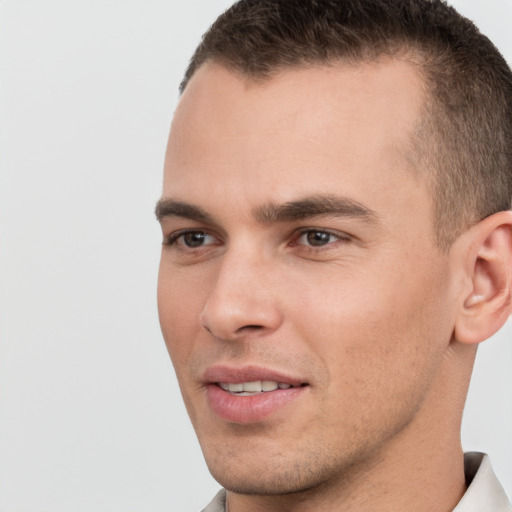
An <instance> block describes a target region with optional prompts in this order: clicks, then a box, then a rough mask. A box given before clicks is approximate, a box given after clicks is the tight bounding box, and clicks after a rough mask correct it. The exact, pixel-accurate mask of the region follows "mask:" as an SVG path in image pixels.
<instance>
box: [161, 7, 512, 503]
mask: <svg viewBox="0 0 512 512" xmlns="http://www.w3.org/2000/svg"><path fill="white" fill-rule="evenodd" d="M182 92H183V95H182V98H181V101H180V104H179V106H178V108H177V110H176V113H175V117H174V121H173V125H172V128H171V133H170V138H169V145H168V150H167V155H166V163H165V175H164V188H163V196H162V199H161V200H160V201H159V203H158V204H157V208H156V214H157V217H158V219H159V221H160V223H161V226H162V232H163V238H164V243H163V249H162V258H161V265H160V275H159V287H158V301H159V314H160V320H161V326H162V331H163V335H164V338H165V341H166V344H167V347H168V350H169V353H170V355H171V359H172V361H173V364H174V367H175V369H176V373H177V376H178V380H179V383H180V387H181V391H182V394H183V397H184V401H185V404H186V407H187V410H188V413H189V415H190V418H191V420H192V423H193V425H194V428H195V430H196V433H197V436H198V438H199V442H200V444H201V447H202V450H203V452H204V456H205V459H206V462H207V464H208V467H209V469H210V471H211V473H212V475H213V476H214V477H215V478H216V479H217V480H218V481H219V483H220V484H222V486H223V487H224V488H225V489H226V490H227V491H221V492H220V493H219V494H218V496H217V497H216V498H215V499H214V501H213V502H212V503H211V504H210V505H209V506H208V507H207V508H206V509H205V510H206V511H208V512H213V511H215V512H217V511H219V512H220V511H224V510H229V512H254V511H263V510H264V511H287V512H291V511H293V512H295V511H308V512H311V511H317V510H318V511H320V510H321V511H324V512H329V511H341V510H342V511H344V512H346V511H363V510H372V511H400V510H414V511H415V512H427V511H436V512H444V511H446V512H448V511H451V510H456V511H457V512H468V511H476V510H479V511H480V510H486V511H487V510H488V511H491V510H493V511H505V510H508V511H510V510H511V508H510V506H509V504H508V502H507V498H506V497H505V495H504V493H503V490H502V489H501V487H500V485H499V483H498V482H497V481H496V479H495V477H494V475H493V473H492V469H491V467H490V463H489V460H488V459H487V457H485V456H483V455H479V454H468V455H467V456H466V458H465V461H464V455H463V453H462V449H461V444H460V423H461V417H462V411H463V404H464V399H465V395H466V392H467V388H468V384H469V379H470V375H471V369H472V365H473V361H474V357H475V353H476V347H477V345H478V343H479V342H481V341H483V340H485V339H487V338H488V337H490V336H491V335H492V334H494V333H495V332H496V331H497V330H498V329H499V328H500V327H501V326H502V325H503V323H504V322H505V321H506V319H507V318H508V316H509V314H510V304H511V300H512V293H511V286H512V212H511V211H510V205H511V197H512V154H511V151H510V148H511V147H512V74H511V71H510V69H509V68H508V66H507V65H506V63H505V62H504V60H503V58H502V57H501V56H500V54H499V53H498V51H497V50H496V49H495V48H494V46H493V45H492V44H491V43H490V42H489V40H488V39H487V38H485V37H484V36H482V35H481V34H479V33H478V31H477V29H476V28H475V27H474V25H473V24H472V23H471V22H469V21H468V20H466V19H463V18H462V17H460V16H459V15H458V14H457V13H456V12H455V11H454V10H453V9H452V8H450V7H448V6H447V5H445V4H444V3H443V2H441V1H440V0H301V1H300V2H298V1H296V0H242V1H241V2H238V3H237V4H235V5H234V6H233V7H232V8H231V9H229V10H228V11H227V12H226V13H224V14H223V15H222V16H221V17H220V18H219V19H218V20H217V21H216V23H215V24H214V25H213V26H212V27H211V28H210V29H209V31H208V32H207V34H206V35H205V36H204V38H203V41H202V43H201V44H200V45H199V47H198V49H197V50H196V53H195V55H194V57H193V59H192V61H191V64H190V66H189V68H188V70H187V73H186V75H185V78H184V81H183V83H182Z"/></svg>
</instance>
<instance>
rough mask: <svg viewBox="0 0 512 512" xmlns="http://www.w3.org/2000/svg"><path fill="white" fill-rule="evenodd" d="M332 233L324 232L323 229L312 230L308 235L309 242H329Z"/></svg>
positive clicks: (321, 243) (312, 243) (320, 243)
mask: <svg viewBox="0 0 512 512" xmlns="http://www.w3.org/2000/svg"><path fill="white" fill-rule="evenodd" d="M330 237H331V235H330V234H329V233H323V232H322V231H310V232H309V233H308V235H307V239H308V243H309V244H310V245H315V246H319V245H325V244H326V243H328V242H329V239H330Z"/></svg>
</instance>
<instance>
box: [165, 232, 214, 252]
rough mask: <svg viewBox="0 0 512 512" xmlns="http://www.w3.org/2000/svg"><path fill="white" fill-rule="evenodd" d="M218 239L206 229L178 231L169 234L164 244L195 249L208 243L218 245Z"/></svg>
mask: <svg viewBox="0 0 512 512" xmlns="http://www.w3.org/2000/svg"><path fill="white" fill-rule="evenodd" d="M218 243H219V241H218V240H217V239H216V238H215V237H214V236H212V235H210V234H209V233H207V232H206V231H199V230H196V231H192V230H188V231H179V232H177V233H173V234H171V235H170V236H169V237H168V238H167V241H166V245H171V246H175V247H178V248H180V249H184V250H186V249H197V248H199V247H205V246H208V245H218Z"/></svg>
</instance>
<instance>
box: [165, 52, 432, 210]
mask: <svg viewBox="0 0 512 512" xmlns="http://www.w3.org/2000/svg"><path fill="white" fill-rule="evenodd" d="M422 102H423V83H422V80H421V79H420V77H419V74H418V73H417V71H416V69H415V68H414V67H413V66H412V65H411V64H408V63H407V62H404V61H400V60H396V59H395V60H389V61H386V62H384V61H381V62H373V63H366V64H358V65H347V64H336V63H333V64H332V65H330V66H317V67H308V68H298V69H291V70H286V71H283V72H280V73H278V74H276V75H275V76H273V77H271V78H269V79H265V80H253V79H251V78H249V77H246V76H242V75H240V74H238V73H237V72H234V71H232V70H228V69H226V68H224V67H222V66H220V65H218V64H215V63H207V64H205V65H203V66H202V67H201V68H200V69H199V70H198V71H197V72H196V74H195V75H194V76H193V78H192V80H191V81H190V82H189V84H188V86H187V88H186V90H185V92H184V94H183V96H182V98H181V101H180V103H179V105H178V108H177V110H176V113H175V117H174V120H173V124H172V128H171V134H170V137H169V145H168V150H167V156H166V166H165V167H166V168H165V177H164V196H166V195H170V196H173V197H176V196H178V199H184V200H187V201H192V202H196V203H198V204H204V203H205V201H206V202H208V201H209V200H210V196H214V195H216V194H220V195H221V196H224V197H233V196H236V197H238V198H241V199H244V200H245V201H246V203H247V204H248V205H249V206H250V207H257V206H258V204H262V203H265V202H268V201H269V200H272V201H275V202H282V201H290V200H294V199H296V197H298V196H305V195H311V194H322V193H333V191H334V192H336V191H338V192H340V193H342V194H343V195H344V196H350V197H352V198H353V199H355V200H356V201H359V202H362V203H364V202H365V201H366V200H367V199H368V198H369V200H370V201H372V196H373V199H377V198H378V196H379V194H381V195H382V192H383V188H384V189H388V190H389V189H390V188H392V187H395V189H396V190H395V192H400V189H401V188H403V189H404V191H403V194H406V193H407V190H406V189H407V187H406V186H405V183H404V182H405V181H406V180H410V179H411V176H412V175H413V173H412V172H410V171H409V169H407V167H408V166H409V163H408V162H409V159H408V153H409V148H410V138H411V133H412V132H413V131H414V129H415V127H416V126H417V125H418V123H419V116H420V111H421V107H422ZM406 174H407V176H406ZM201 184H207V185H206V186H207V187H208V190H209V192H210V196H208V197H206V196H205V195H204V194H203V195H201V189H202V185H201ZM411 185H412V186H413V187H417V185H418V184H417V183H412V184H411ZM333 187H334V188H336V189H339V190H333ZM403 194H402V195H403ZM388 199H389V198H388ZM377 202H378V201H377ZM233 206H234V207H235V205H233ZM374 206H375V205H373V206H372V209H375V208H374ZM382 206H384V207H385V204H383V205H382Z"/></svg>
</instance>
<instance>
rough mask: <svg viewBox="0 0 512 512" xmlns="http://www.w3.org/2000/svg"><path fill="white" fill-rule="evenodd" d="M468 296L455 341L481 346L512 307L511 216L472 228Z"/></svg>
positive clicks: (503, 214) (492, 218) (502, 215)
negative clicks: (479, 344)
mask: <svg viewBox="0 0 512 512" xmlns="http://www.w3.org/2000/svg"><path fill="white" fill-rule="evenodd" d="M468 236H469V237H470V243H469V244H468V247H469V254H468V258H469V261H468V265H467V278H468V280H469V281H470V286H469V289H470V292H469V293H466V296H465V297H464V298H463V301H462V304H461V310H460V311H459V315H458V317H457V320H456V324H455V333H454V334H455V339H456V340H457V341H459V342H462V343H470V344H475V343H480V342H481V341H484V340H486V339H487V338H490V337H491V336H492V335H493V334H494V333H496V332H497V331H498V330H499V329H500V328H501V327H502V325H503V324H504V323H505V321H506V320H507V318H508V317H509V315H510V313H511V304H512V212H510V211H506V212H499V213H496V214H494V215H492V216H490V217H488V218H486V219H484V220H483V221H481V222H480V223H479V224H477V225H476V226H474V227H473V228H471V230H470V231H469V232H468Z"/></svg>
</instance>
